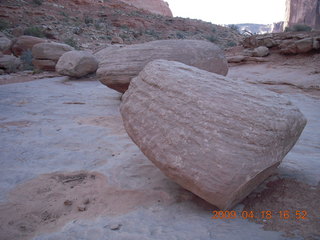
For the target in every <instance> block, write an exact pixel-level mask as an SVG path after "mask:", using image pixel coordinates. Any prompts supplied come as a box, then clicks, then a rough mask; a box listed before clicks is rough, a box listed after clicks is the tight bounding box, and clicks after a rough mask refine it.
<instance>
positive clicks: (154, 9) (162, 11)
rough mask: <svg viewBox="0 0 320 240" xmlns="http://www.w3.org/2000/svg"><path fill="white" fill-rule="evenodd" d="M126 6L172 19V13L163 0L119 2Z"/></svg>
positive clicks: (124, 0)
mask: <svg viewBox="0 0 320 240" xmlns="http://www.w3.org/2000/svg"><path fill="white" fill-rule="evenodd" d="M121 1H122V2H125V3H127V4H130V5H132V6H135V7H136V8H141V9H144V10H147V11H149V12H151V13H155V14H159V15H163V16H168V17H172V12H171V10H170V8H169V5H168V3H167V2H165V1H163V0H121Z"/></svg>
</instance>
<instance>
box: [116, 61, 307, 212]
mask: <svg viewBox="0 0 320 240" xmlns="http://www.w3.org/2000/svg"><path fill="white" fill-rule="evenodd" d="M120 111H121V115H122V117H123V122H124V126H125V129H126V131H127V132H128V134H129V136H130V137H131V138H132V140H133V141H134V142H135V143H136V144H137V145H138V147H139V148H140V149H141V151H142V152H143V153H144V154H145V155H146V156H147V157H148V158H149V159H150V160H151V161H152V162H153V163H154V164H155V165H156V166H157V167H159V168H160V169H161V170H162V171H163V172H164V173H165V174H166V175H167V176H168V177H169V178H171V179H172V180H174V181H175V182H177V183H178V184H180V185H181V186H183V187H184V188H186V189H188V190H190V191H192V192H193V193H195V194H196V195H198V196H200V197H201V198H203V199H205V200H207V201H208V202H210V203H212V204H214V205H215V206H217V207H219V208H220V209H229V208H232V207H233V206H234V205H235V204H237V203H238V202H239V201H241V200H242V199H243V198H244V197H246V196H247V195H248V194H249V193H250V192H251V191H252V190H253V189H254V188H255V187H257V186H258V185H259V184H260V183H261V182H262V181H264V180H265V179H266V178H267V177H268V176H269V175H270V174H272V173H273V171H274V170H275V169H276V168H277V166H278V165H279V164H280V162H281V161H282V159H283V157H284V156H285V155H286V154H287V153H288V151H289V150H290V149H291V148H292V147H293V145H294V144H295V143H296V141H297V139H298V138H299V136H300V134H301V132H302V130H303V128H304V126H305V124H306V119H305V118H304V116H303V115H302V114H301V112H300V111H299V110H298V109H297V108H296V107H295V106H293V105H292V104H291V102H289V101H288V100H286V99H284V98H282V97H281V96H280V95H279V94H276V93H273V92H270V91H267V90H264V89H261V88H257V87H255V86H252V85H250V84H248V83H245V82H242V81H235V80H232V79H229V78H227V77H223V76H221V75H217V74H214V73H210V72H207V71H203V70H200V69H198V68H195V67H192V66H187V65H185V64H183V63H178V62H173V61H166V60H156V61H153V62H151V63H149V64H147V65H146V66H145V67H144V69H143V70H142V71H141V72H140V74H139V75H138V76H137V77H136V78H134V79H133V80H132V81H131V83H130V86H129V89H128V91H126V93H125V94H124V95H123V101H122V103H121V106H120Z"/></svg>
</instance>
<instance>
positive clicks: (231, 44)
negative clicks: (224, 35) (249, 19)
mask: <svg viewBox="0 0 320 240" xmlns="http://www.w3.org/2000/svg"><path fill="white" fill-rule="evenodd" d="M234 46H237V44H236V43H235V42H233V41H229V42H227V47H234Z"/></svg>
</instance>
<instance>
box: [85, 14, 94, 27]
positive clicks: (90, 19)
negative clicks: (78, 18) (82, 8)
mask: <svg viewBox="0 0 320 240" xmlns="http://www.w3.org/2000/svg"><path fill="white" fill-rule="evenodd" d="M84 23H85V24H87V25H89V24H90V23H93V18H91V17H89V16H85V17H84Z"/></svg>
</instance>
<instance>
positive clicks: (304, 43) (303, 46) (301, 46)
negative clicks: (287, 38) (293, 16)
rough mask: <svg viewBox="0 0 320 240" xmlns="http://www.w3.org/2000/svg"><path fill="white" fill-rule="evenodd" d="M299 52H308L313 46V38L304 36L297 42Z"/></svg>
mask: <svg viewBox="0 0 320 240" xmlns="http://www.w3.org/2000/svg"><path fill="white" fill-rule="evenodd" d="M295 45H296V48H297V53H307V52H309V51H311V50H312V48H313V38H304V39H301V40H299V41H296V42H295Z"/></svg>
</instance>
